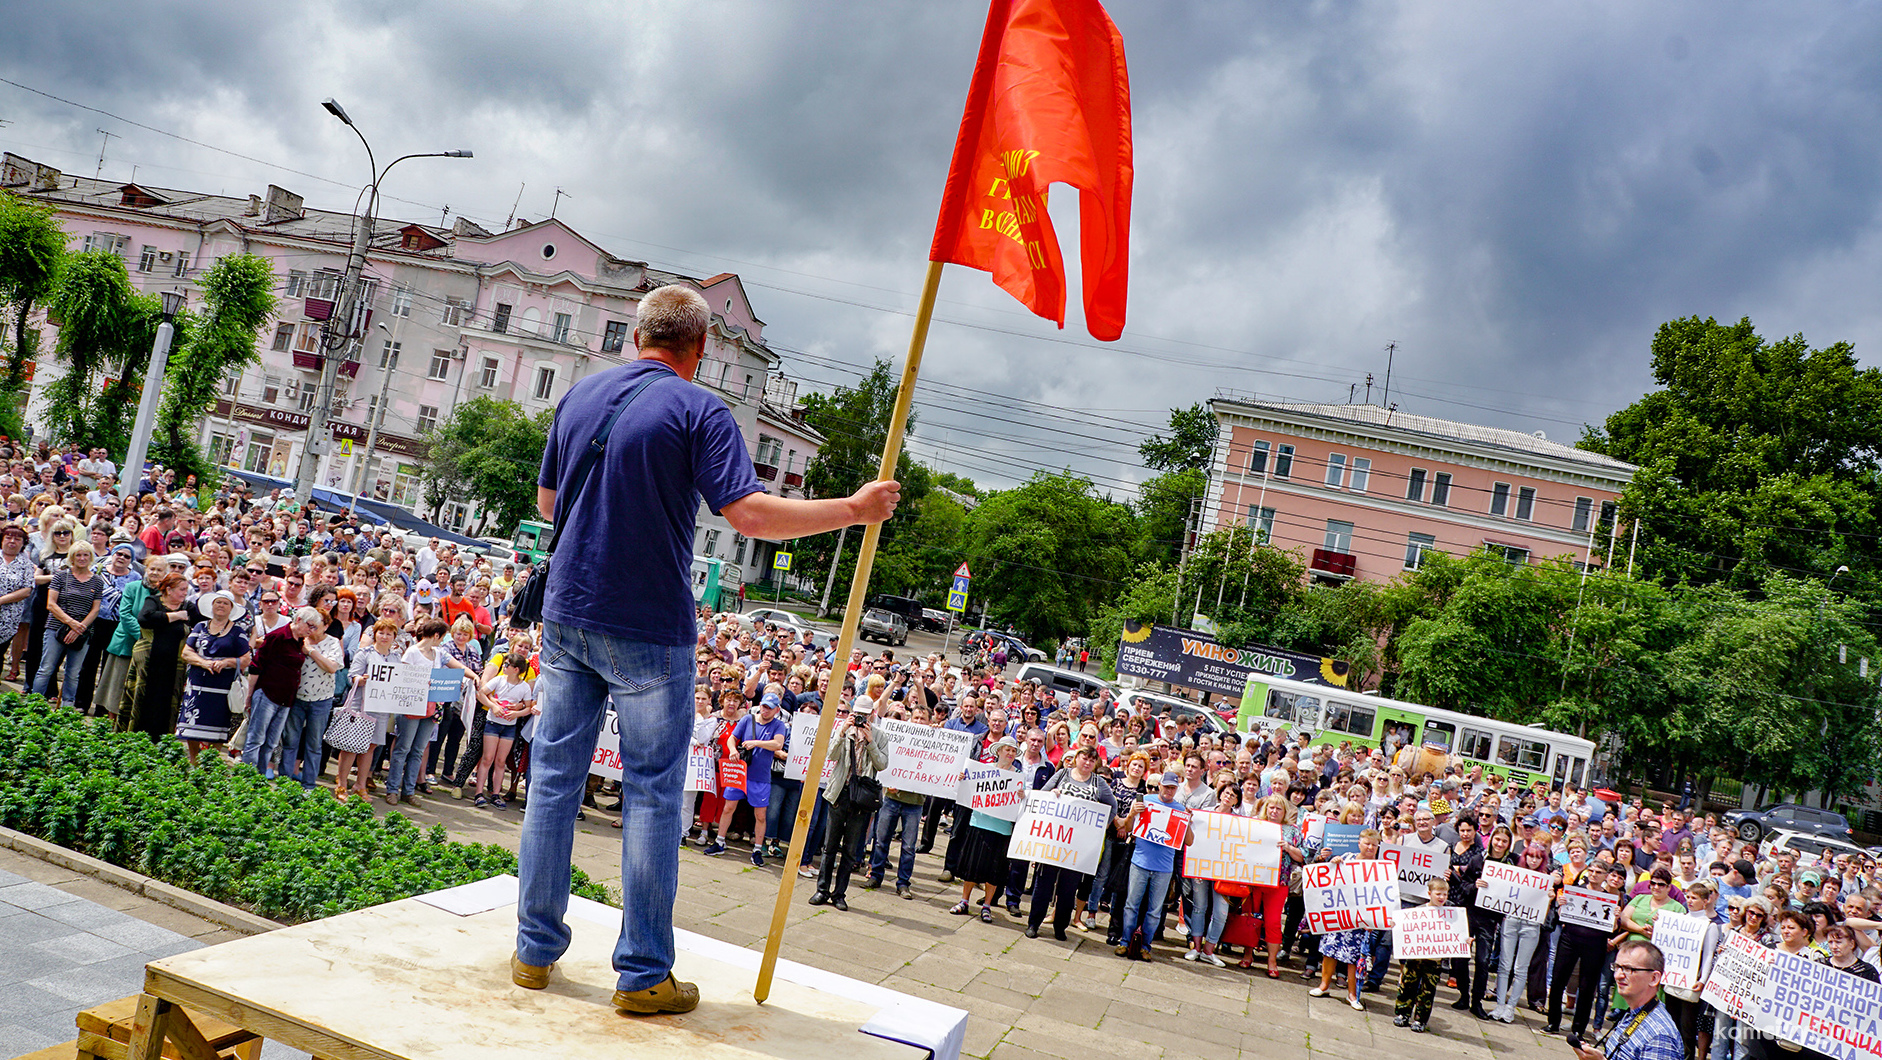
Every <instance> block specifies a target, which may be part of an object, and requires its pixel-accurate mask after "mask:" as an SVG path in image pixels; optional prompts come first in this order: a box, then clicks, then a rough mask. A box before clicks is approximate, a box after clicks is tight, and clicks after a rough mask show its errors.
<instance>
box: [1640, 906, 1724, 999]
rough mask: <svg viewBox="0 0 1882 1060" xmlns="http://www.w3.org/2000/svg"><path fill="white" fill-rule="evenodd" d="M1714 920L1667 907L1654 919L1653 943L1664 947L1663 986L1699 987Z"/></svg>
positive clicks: (1661, 976)
mask: <svg viewBox="0 0 1882 1060" xmlns="http://www.w3.org/2000/svg"><path fill="white" fill-rule="evenodd" d="M1711 925H1712V922H1711V921H1710V920H1707V919H1706V918H1704V917H1698V916H1687V915H1686V914H1684V913H1676V912H1673V911H1672V910H1670V909H1669V910H1665V911H1663V912H1661V913H1660V915H1658V916H1656V917H1654V918H1653V944H1654V945H1655V946H1658V947H1660V953H1661V955H1662V956H1663V957H1664V958H1665V960H1666V966H1665V968H1664V969H1663V970H1662V971H1661V973H1660V985H1661V986H1670V987H1672V988H1673V989H1675V990H1698V989H1700V988H1701V987H1703V986H1704V985H1705V984H1704V983H1701V982H1700V981H1699V965H1700V963H1701V961H1703V960H1704V958H1705V944H1706V928H1708V927H1710V926H1711Z"/></svg>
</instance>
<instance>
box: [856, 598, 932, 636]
mask: <svg viewBox="0 0 1882 1060" xmlns="http://www.w3.org/2000/svg"><path fill="white" fill-rule="evenodd" d="M863 606H864V607H873V608H876V609H878V610H882V611H892V612H894V613H895V614H898V615H901V616H902V621H903V622H905V623H907V624H908V628H909V629H921V628H922V621H921V610H922V608H921V601H920V600H917V599H915V598H914V597H912V596H889V595H886V594H884V593H876V594H875V595H872V596H871V597H870V598H869V599H868V600H865V601H864V602H863Z"/></svg>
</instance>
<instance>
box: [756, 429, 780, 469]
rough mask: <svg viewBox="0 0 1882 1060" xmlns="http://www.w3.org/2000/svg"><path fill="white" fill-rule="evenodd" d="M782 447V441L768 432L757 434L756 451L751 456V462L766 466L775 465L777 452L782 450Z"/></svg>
mask: <svg viewBox="0 0 1882 1060" xmlns="http://www.w3.org/2000/svg"><path fill="white" fill-rule="evenodd" d="M783 449H784V443H783V442H780V441H778V440H777V439H776V438H773V437H771V436H770V435H768V434H761V435H759V436H758V452H757V454H756V455H755V456H754V457H753V458H752V463H754V464H763V465H765V466H766V467H777V466H778V454H779V453H780V452H782V451H783Z"/></svg>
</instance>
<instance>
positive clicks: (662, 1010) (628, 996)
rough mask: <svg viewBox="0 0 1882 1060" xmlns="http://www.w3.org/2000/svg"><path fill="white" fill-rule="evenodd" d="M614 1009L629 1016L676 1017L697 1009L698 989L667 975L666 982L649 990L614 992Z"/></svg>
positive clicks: (671, 974) (671, 975) (669, 973)
mask: <svg viewBox="0 0 1882 1060" xmlns="http://www.w3.org/2000/svg"><path fill="white" fill-rule="evenodd" d="M614 1007H615V1009H617V1010H618V1011H620V1012H622V1013H625V1014H627V1015H630V1016H659V1015H677V1014H679V1013H681V1012H691V1011H693V1010H694V1009H696V1008H698V1007H699V988H698V987H697V986H694V985H693V984H692V983H682V982H680V981H679V980H678V979H675V978H673V973H672V972H668V973H667V980H666V982H664V983H661V984H660V985H659V986H656V987H654V988H652V989H651V990H634V991H627V990H616V991H615V992H614Z"/></svg>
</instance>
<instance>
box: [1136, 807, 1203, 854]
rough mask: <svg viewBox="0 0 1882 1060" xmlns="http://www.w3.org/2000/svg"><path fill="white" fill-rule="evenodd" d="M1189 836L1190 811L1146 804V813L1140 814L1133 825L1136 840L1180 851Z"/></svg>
mask: <svg viewBox="0 0 1882 1060" xmlns="http://www.w3.org/2000/svg"><path fill="white" fill-rule="evenodd" d="M1188 834H1189V811H1188V810H1184V809H1180V808H1172V807H1169V806H1157V805H1155V804H1153V803H1146V804H1145V805H1144V812H1142V813H1140V814H1138V815H1137V820H1136V821H1135V822H1134V823H1133V824H1132V825H1131V835H1132V836H1134V837H1135V838H1138V839H1141V840H1143V841H1144V842H1146V843H1153V844H1155V845H1157V846H1160V847H1173V848H1175V849H1178V850H1181V849H1182V847H1183V838H1184V837H1185V836H1187V835H1188Z"/></svg>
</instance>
